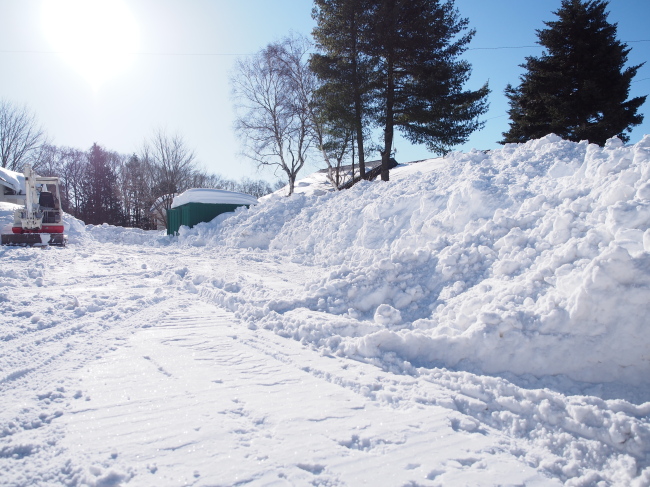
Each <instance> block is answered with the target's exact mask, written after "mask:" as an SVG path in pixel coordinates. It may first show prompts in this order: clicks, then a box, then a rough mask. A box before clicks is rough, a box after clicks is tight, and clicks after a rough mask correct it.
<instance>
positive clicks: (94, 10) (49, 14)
mask: <svg viewBox="0 0 650 487" xmlns="http://www.w3.org/2000/svg"><path fill="white" fill-rule="evenodd" d="M43 26H44V29H45V34H46V36H47V38H48V39H49V40H50V42H51V43H52V45H53V46H54V49H55V50H56V51H57V52H60V53H61V54H62V55H63V56H64V57H65V58H66V60H67V61H68V62H70V63H71V64H72V65H73V66H74V67H75V69H76V70H77V71H79V72H80V74H82V75H83V76H84V77H85V78H86V79H87V80H88V82H89V83H90V84H91V85H92V86H93V88H95V89H98V88H99V87H100V86H101V84H102V83H104V82H105V81H106V80H107V79H109V78H111V77H113V76H115V75H116V74H118V73H119V72H121V71H124V70H125V69H126V68H127V67H128V66H129V65H130V64H131V62H132V61H133V58H134V57H135V52H136V51H137V50H138V48H139V45H138V44H139V35H138V28H137V25H136V22H135V19H134V18H133V15H132V14H131V12H130V11H129V8H128V7H127V5H126V4H125V3H124V2H123V1H122V0H44V2H43Z"/></svg>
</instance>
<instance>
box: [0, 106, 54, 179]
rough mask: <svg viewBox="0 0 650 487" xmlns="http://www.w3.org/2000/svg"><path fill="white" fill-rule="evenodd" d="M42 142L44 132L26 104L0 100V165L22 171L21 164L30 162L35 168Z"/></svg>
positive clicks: (43, 141) (43, 140)
mask: <svg viewBox="0 0 650 487" xmlns="http://www.w3.org/2000/svg"><path fill="white" fill-rule="evenodd" d="M44 143H45V134H44V132H43V130H42V129H41V128H40V126H39V125H38V123H37V121H36V116H35V115H34V114H33V113H31V112H30V111H29V110H28V108H27V107H26V106H23V107H19V106H16V105H14V104H12V103H11V102H9V101H7V100H0V166H2V167H4V168H6V169H9V170H11V171H22V169H23V165H24V164H26V163H30V164H32V166H34V167H35V168H37V167H38V162H39V159H38V155H39V149H40V148H41V146H42V145H43V144H44Z"/></svg>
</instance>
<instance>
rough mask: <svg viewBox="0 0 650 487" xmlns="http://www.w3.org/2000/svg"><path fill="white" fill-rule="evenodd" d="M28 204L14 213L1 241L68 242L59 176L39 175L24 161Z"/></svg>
mask: <svg viewBox="0 0 650 487" xmlns="http://www.w3.org/2000/svg"><path fill="white" fill-rule="evenodd" d="M23 173H24V175H25V206H24V208H21V209H18V210H16V211H15V213H14V222H13V225H12V226H11V233H3V234H2V236H1V237H2V245H22V246H28V245H29V246H34V245H39V246H40V245H43V246H45V245H56V246H61V247H62V246H65V244H66V242H67V241H68V239H67V236H66V235H64V233H63V232H64V226H63V211H62V210H61V192H60V190H59V178H56V177H43V176H37V175H36V174H35V173H34V170H33V169H32V167H31V166H30V165H29V164H25V168H24V171H23Z"/></svg>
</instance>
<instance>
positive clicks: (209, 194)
mask: <svg viewBox="0 0 650 487" xmlns="http://www.w3.org/2000/svg"><path fill="white" fill-rule="evenodd" d="M256 203H257V200H256V199H255V198H254V197H253V196H250V195H247V194H244V193H237V192H234V191H225V190H221V189H190V190H187V191H185V192H184V193H182V194H180V195H178V196H176V197H175V198H174V201H173V202H172V207H171V208H169V209H168V210H167V235H178V230H179V229H180V227H181V226H182V225H185V226H187V227H190V228H192V227H193V226H194V225H197V224H199V223H203V222H209V221H211V220H213V219H214V218H215V217H217V216H219V215H221V214H222V213H228V212H232V211H235V209H236V208H238V207H240V206H245V207H247V208H248V207H250V205H253V204H256Z"/></svg>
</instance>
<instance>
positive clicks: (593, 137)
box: [500, 0, 646, 145]
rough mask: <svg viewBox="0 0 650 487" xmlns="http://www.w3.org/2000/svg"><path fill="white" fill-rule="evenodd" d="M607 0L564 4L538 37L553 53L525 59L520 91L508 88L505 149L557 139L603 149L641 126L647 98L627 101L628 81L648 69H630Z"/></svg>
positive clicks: (577, 0) (566, 1)
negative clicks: (552, 136) (551, 137)
mask: <svg viewBox="0 0 650 487" xmlns="http://www.w3.org/2000/svg"><path fill="white" fill-rule="evenodd" d="M607 5H608V2H607V1H601V0H595V1H583V0H562V6H561V7H560V9H559V10H557V11H556V12H554V14H555V15H557V17H558V20H556V21H553V22H545V24H546V26H547V27H548V28H547V29H542V30H538V31H537V36H538V37H539V43H540V44H541V45H542V46H544V47H545V48H546V49H547V50H546V51H545V52H544V53H543V54H542V56H541V57H533V56H531V57H527V58H526V63H525V64H522V67H523V68H525V69H526V72H525V73H524V74H523V75H522V76H521V77H520V81H521V84H520V85H519V86H518V87H517V88H513V87H512V85H508V86H507V88H506V90H505V93H506V96H507V97H508V99H509V103H510V110H509V111H508V114H509V115H510V120H511V121H510V129H509V130H508V131H507V132H504V133H503V136H504V139H503V140H502V141H500V143H502V144H505V143H508V142H525V141H526V140H529V139H535V138H540V137H543V136H545V135H547V134H549V133H555V134H557V135H560V136H561V137H563V138H565V139H568V140H573V141H576V142H578V141H580V140H588V141H589V142H592V143H595V144H600V145H603V144H604V143H605V141H606V140H607V139H608V138H610V137H614V136H618V137H619V138H620V139H621V140H623V141H625V142H627V141H628V140H629V136H628V135H626V132H627V133H629V132H630V131H631V127H633V126H635V125H639V124H640V123H641V122H642V121H643V115H640V114H638V113H637V110H638V108H639V107H640V106H641V105H642V104H643V103H644V102H645V99H646V97H645V96H639V97H636V98H632V99H631V100H627V98H628V95H629V91H630V83H631V81H632V78H634V76H635V75H636V73H637V70H638V69H639V68H640V67H641V66H642V64H639V65H637V66H631V67H628V68H625V64H626V62H627V55H628V53H629V52H630V49H628V48H627V46H626V44H624V43H621V42H620V41H618V40H617V39H616V24H611V23H609V22H608V21H607V16H608V13H607V11H606V8H607Z"/></svg>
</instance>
